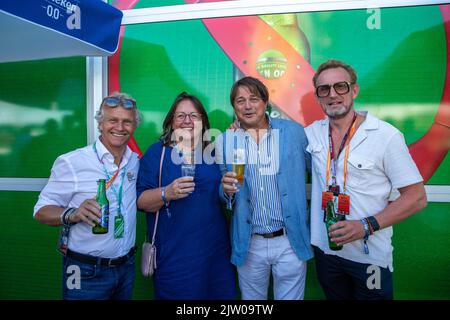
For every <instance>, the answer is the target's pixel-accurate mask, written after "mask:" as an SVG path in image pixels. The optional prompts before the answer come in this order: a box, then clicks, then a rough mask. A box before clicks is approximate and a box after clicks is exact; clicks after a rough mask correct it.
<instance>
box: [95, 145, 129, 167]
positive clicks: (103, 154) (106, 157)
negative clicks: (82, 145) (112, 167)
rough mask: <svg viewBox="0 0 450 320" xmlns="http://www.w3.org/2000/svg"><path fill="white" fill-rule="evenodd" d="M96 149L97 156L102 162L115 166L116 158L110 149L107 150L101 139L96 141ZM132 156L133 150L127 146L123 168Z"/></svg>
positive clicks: (121, 165)
mask: <svg viewBox="0 0 450 320" xmlns="http://www.w3.org/2000/svg"><path fill="white" fill-rule="evenodd" d="M95 148H96V149H97V155H98V157H99V159H100V160H102V161H104V162H107V163H109V164H114V156H113V155H112V153H111V152H110V151H109V150H108V149H106V147H105V145H104V144H103V143H102V141H101V140H100V138H97V140H96V141H95ZM131 154H132V152H131V149H130V148H129V147H128V146H127V147H126V149H125V152H124V153H123V156H122V162H121V163H120V167H121V168H123V167H124V166H126V165H127V163H128V161H129V160H130V158H131Z"/></svg>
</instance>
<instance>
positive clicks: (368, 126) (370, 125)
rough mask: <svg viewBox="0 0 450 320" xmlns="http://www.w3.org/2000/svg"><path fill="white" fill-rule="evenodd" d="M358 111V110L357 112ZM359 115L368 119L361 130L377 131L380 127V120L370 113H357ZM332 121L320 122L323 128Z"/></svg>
mask: <svg viewBox="0 0 450 320" xmlns="http://www.w3.org/2000/svg"><path fill="white" fill-rule="evenodd" d="M355 111H356V110H355ZM356 112H357V113H358V114H360V115H362V116H365V117H366V119H365V120H364V121H363V122H362V123H361V126H360V127H361V128H363V129H364V130H376V129H378V128H379V126H380V120H379V119H377V118H375V117H374V116H372V115H371V114H370V113H369V111H356ZM329 123H330V119H329V118H328V117H326V118H325V119H322V120H321V121H320V124H321V125H322V126H328V124H329Z"/></svg>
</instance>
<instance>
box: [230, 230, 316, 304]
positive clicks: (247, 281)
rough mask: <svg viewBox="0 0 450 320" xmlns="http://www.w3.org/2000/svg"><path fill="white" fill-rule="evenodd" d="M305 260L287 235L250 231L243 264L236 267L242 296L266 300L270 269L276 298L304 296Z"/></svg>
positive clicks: (248, 298) (299, 298)
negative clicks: (249, 240)
mask: <svg viewBox="0 0 450 320" xmlns="http://www.w3.org/2000/svg"><path fill="white" fill-rule="evenodd" d="M306 265H307V263H306V261H301V260H299V259H298V257H297V255H296V254H295V253H294V251H293V250H292V247H291V245H290V243H289V239H288V238H287V236H286V235H283V236H279V237H275V238H267V239H266V238H263V237H262V236H258V235H253V236H252V239H251V243H250V249H249V252H248V256H247V260H246V261H245V264H244V265H242V266H241V267H238V268H237V270H238V275H239V287H240V290H241V296H242V299H243V300H267V293H268V287H269V281H270V271H272V275H273V291H274V299H275V300H303V297H304V293H305V280H306Z"/></svg>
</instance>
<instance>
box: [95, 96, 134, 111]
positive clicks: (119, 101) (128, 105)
mask: <svg viewBox="0 0 450 320" xmlns="http://www.w3.org/2000/svg"><path fill="white" fill-rule="evenodd" d="M103 104H105V105H107V106H108V107H111V108H115V107H117V106H118V105H121V106H122V107H124V108H125V109H133V108H136V101H134V100H133V99H131V98H123V97H122V98H118V97H106V98H104V99H103V101H102V105H103Z"/></svg>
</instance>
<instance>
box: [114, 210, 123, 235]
mask: <svg viewBox="0 0 450 320" xmlns="http://www.w3.org/2000/svg"><path fill="white" fill-rule="evenodd" d="M124 230H125V221H124V219H123V215H121V214H119V215H117V216H115V217H114V239H120V238H123V233H124Z"/></svg>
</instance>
